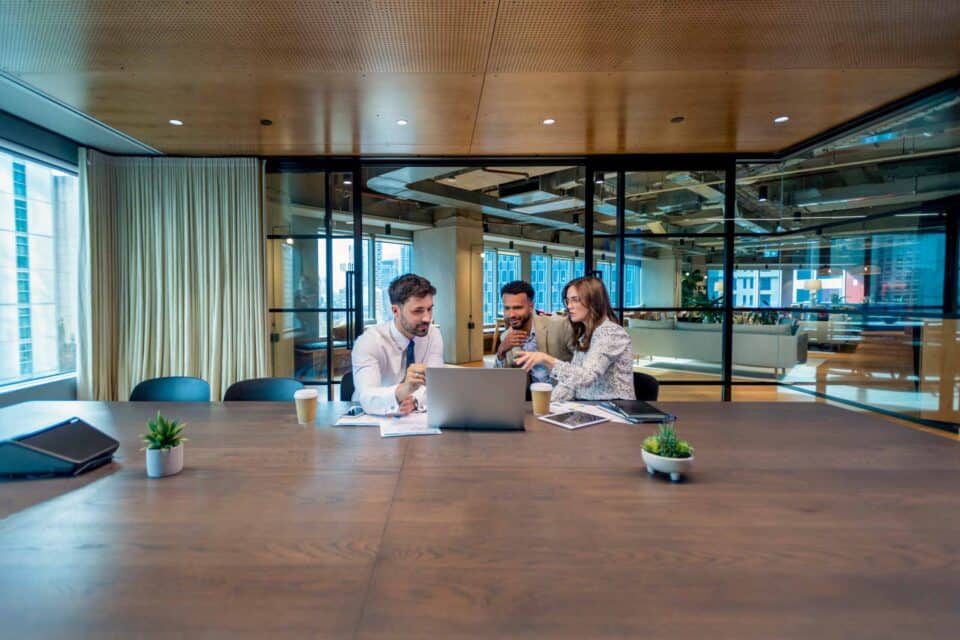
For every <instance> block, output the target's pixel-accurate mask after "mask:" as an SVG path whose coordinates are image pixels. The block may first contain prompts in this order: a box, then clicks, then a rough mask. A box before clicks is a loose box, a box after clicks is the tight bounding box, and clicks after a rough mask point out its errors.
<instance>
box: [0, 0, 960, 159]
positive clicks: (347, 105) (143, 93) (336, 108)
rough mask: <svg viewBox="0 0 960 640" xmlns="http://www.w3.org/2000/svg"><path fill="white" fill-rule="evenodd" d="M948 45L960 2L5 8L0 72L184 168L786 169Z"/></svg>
mask: <svg viewBox="0 0 960 640" xmlns="http://www.w3.org/2000/svg"><path fill="white" fill-rule="evenodd" d="M958 41H960V2H957V1H955V0H914V1H912V2H906V1H903V0H897V1H892V0H876V1H874V2H869V3H863V2H855V1H853V0H850V1H842V0H806V1H804V2H796V1H795V0H793V1H785V0H738V1H737V2H714V1H707V0H674V1H670V2H666V1H663V2H634V1H605V2H599V1H594V2H584V1H568V0H549V1H540V0H499V1H498V0H490V1H487V2H478V1H474V0H471V1H467V0H437V1H426V0H354V1H351V0H344V1H333V0H327V1H316V0H309V1H307V0H302V1H294V0H244V1H227V0H192V1H185V0H177V1H153V2H140V1H137V0H127V1H121V0H99V1H97V0H86V1H81V0H77V1H74V2H66V1H51V0H36V1H31V2H27V1H25V0H0V69H2V70H3V71H6V72H9V73H11V74H14V75H15V76H17V77H18V78H19V79H21V80H23V81H24V82H26V83H28V84H30V85H32V86H34V87H36V88H37V89H39V90H40V91H42V92H45V93H47V94H49V95H50V96H53V97H54V98H56V99H59V100H61V101H63V102H65V103H67V104H68V105H70V106H72V107H74V108H76V109H79V110H81V111H83V112H85V113H87V114H89V115H91V116H93V117H94V118H97V119H99V120H101V121H102V122H104V123H106V124H107V125H109V126H111V127H113V128H115V129H118V130H120V131H122V132H124V133H126V134H128V135H131V136H133V137H135V138H138V139H139V140H142V141H143V142H145V143H147V144H149V145H151V146H153V147H156V148H158V149H161V150H162V151H164V152H166V153H177V154H203V155H216V154H222V155H230V154H263V155H282V154H304V155H307V154H353V153H357V154H491V155H497V154H518V153H522V154H536V153H628V152H638V153H639V152H698V151H704V152H706V151H745V152H747V151H749V152H758V151H776V150H779V149H782V148H785V147H787V146H789V145H791V144H793V143H796V142H798V141H800V140H802V139H804V138H806V137H808V136H810V135H813V134H815V133H818V132H820V131H822V130H824V129H827V128H829V127H831V126H834V125H837V124H840V123H842V122H844V121H846V120H848V119H849V118H851V117H854V116H856V115H859V114H861V113H864V112H865V111H868V110H870V109H873V108H875V107H878V106H880V105H882V104H883V103H885V102H887V101H890V100H892V99H895V98H899V97H901V96H903V95H906V94H909V93H911V92H913V91H916V90H918V89H921V88H923V87H925V86H928V85H930V84H932V83H934V82H936V81H938V80H941V79H944V78H947V77H950V76H953V75H956V74H957V73H958V72H960V47H958V46H957V44H956V43H957V42H958ZM2 107H3V96H2V95H0V108H2ZM781 113H786V114H789V115H790V116H791V118H792V119H791V121H790V123H789V124H788V125H787V126H781V127H774V126H772V123H771V122H770V120H771V118H772V117H773V116H774V115H779V114H781ZM675 115H683V116H684V117H685V122H683V123H682V124H680V125H670V124H669V119H670V118H671V117H673V116H675ZM545 117H553V118H556V119H557V124H556V125H554V126H553V127H544V126H543V125H542V124H540V122H541V120H542V119H543V118H545ZM170 118H179V119H181V120H183V121H184V122H185V123H186V125H185V126H183V127H179V128H174V127H171V126H170V125H168V124H167V121H168V120H169V119H170ZM262 118H269V119H270V120H272V121H273V122H274V125H273V126H272V127H261V126H260V125H259V121H260V119H262ZM398 118H404V119H406V120H408V121H409V123H410V124H409V125H408V126H407V127H398V126H397V125H396V120H397V119H398Z"/></svg>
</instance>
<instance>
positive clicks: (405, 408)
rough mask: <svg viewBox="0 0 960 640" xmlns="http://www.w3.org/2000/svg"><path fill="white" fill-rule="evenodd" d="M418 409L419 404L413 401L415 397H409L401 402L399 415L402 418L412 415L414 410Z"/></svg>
mask: <svg viewBox="0 0 960 640" xmlns="http://www.w3.org/2000/svg"><path fill="white" fill-rule="evenodd" d="M416 408H417V402H416V400H414V399H413V396H407V397H406V398H404V399H403V400H401V401H400V407H399V408H398V409H397V413H399V414H400V415H402V416H405V415H407V414H408V413H411V412H412V411H413V410H414V409H416Z"/></svg>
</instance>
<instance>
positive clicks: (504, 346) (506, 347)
mask: <svg viewBox="0 0 960 640" xmlns="http://www.w3.org/2000/svg"><path fill="white" fill-rule="evenodd" d="M529 337H530V334H529V333H527V332H526V331H515V330H513V329H511V330H510V331H508V332H507V334H506V335H505V336H504V337H503V340H501V341H500V348H499V349H497V358H499V359H500V360H503V359H504V358H505V357H506V356H507V351H510V349H513V348H514V347H522V346H523V343H525V342H526V341H527V338H529Z"/></svg>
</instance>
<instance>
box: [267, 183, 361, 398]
mask: <svg viewBox="0 0 960 640" xmlns="http://www.w3.org/2000/svg"><path fill="white" fill-rule="evenodd" d="M353 175H354V174H353V172H352V171H349V170H325V171H324V170H320V171H309V170H304V171H298V170H292V171H287V170H270V169H269V168H268V171H267V173H266V176H265V181H264V186H265V189H264V210H265V219H266V222H265V224H266V239H267V247H266V255H267V278H268V287H267V296H268V310H267V311H268V324H269V328H270V351H271V353H270V355H271V362H272V368H273V375H274V376H278V377H291V378H297V379H298V380H300V381H301V382H303V383H304V384H306V385H313V386H319V387H325V388H324V389H322V390H321V397H327V398H328V399H331V400H332V399H336V398H337V397H338V396H337V393H336V392H337V387H338V383H339V381H340V379H341V378H342V377H343V374H345V373H346V372H348V371H350V369H351V362H350V354H351V352H352V349H353V342H354V340H355V339H356V336H357V335H358V333H359V332H358V328H359V327H361V326H362V323H361V321H360V318H359V315H360V314H359V313H358V308H359V307H358V305H357V300H358V295H357V294H358V292H359V290H358V282H359V279H360V277H361V274H362V268H358V267H361V266H362V265H363V264H364V260H366V259H367V256H368V255H369V254H368V253H365V252H364V251H363V249H364V247H363V245H362V243H360V242H357V239H356V237H355V235H356V228H357V224H356V220H355V217H356V212H355V211H354V209H355V207H354V206H353V200H354V197H355V196H354V188H353Z"/></svg>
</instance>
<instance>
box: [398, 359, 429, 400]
mask: <svg viewBox="0 0 960 640" xmlns="http://www.w3.org/2000/svg"><path fill="white" fill-rule="evenodd" d="M426 382H427V365H425V364H412V365H410V366H409V367H407V373H406V375H405V376H404V378H403V382H401V383H400V384H399V385H397V402H403V401H404V400H405V399H406V398H407V397H408V396H409V395H410V394H411V393H413V392H414V391H416V390H417V389H419V388H420V387H422V386H423V385H424V384H426Z"/></svg>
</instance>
